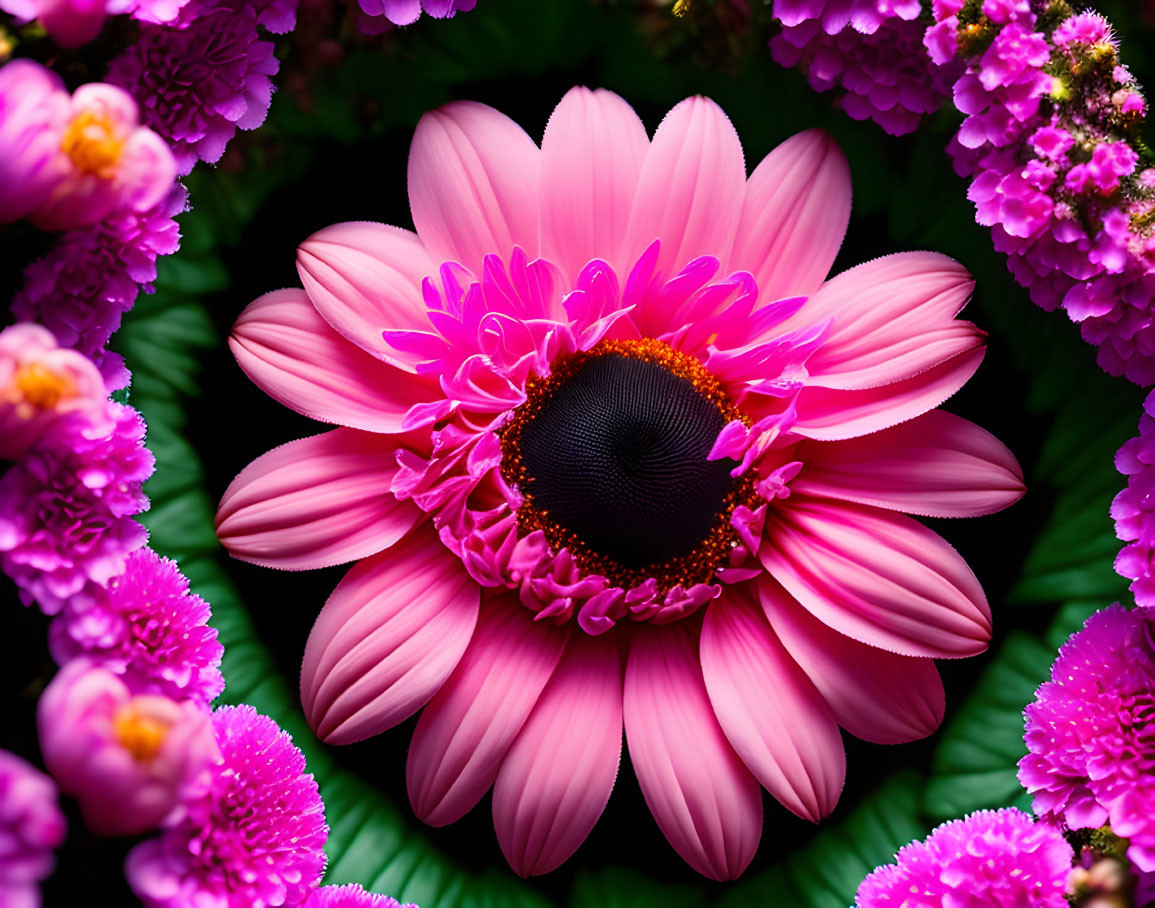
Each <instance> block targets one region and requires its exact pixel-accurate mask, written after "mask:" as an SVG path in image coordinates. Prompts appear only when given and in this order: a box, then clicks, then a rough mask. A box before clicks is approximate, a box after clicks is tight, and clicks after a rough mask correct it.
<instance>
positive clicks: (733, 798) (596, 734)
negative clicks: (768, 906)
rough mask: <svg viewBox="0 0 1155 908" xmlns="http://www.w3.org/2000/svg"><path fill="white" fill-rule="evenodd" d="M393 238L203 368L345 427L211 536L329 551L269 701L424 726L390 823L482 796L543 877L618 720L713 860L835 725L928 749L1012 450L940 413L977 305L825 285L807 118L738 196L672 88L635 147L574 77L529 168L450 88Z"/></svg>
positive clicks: (821, 155)
mask: <svg viewBox="0 0 1155 908" xmlns="http://www.w3.org/2000/svg"><path fill="white" fill-rule="evenodd" d="M409 197H410V202H411V204H412V209H413V220H414V222H415V224H416V227H417V232H416V234H414V233H411V232H409V231H406V230H402V229H399V228H397V227H389V226H385V225H381V224H372V223H350V224H338V225H336V226H333V227H330V228H327V229H325V230H322V231H320V232H319V233H317V234H315V235H313V236H312V237H310V238H309V239H308V240H306V241H305V243H303V244H302V246H301V248H300V252H299V259H298V265H299V271H300V275H301V279H302V281H303V282H304V285H305V289H304V290H298V289H291V290H281V291H277V292H275V293H270V294H267V295H266V296H263V297H261V298H260V299H258V300H257V301H256V302H254V303H253V304H252V305H251V306H249V307H248V309H246V310H245V312H244V313H243V314H242V316H241V318H240V319H239V321H238V322H237V324H236V327H235V328H234V332H233V336H232V339H231V341H230V343H231V346H232V349H233V352H234V353H235V355H236V357H237V360H238V361H239V362H240V364H241V366H242V368H243V369H244V370H245V371H246V372H247V373H248V375H249V376H250V377H251V378H252V379H253V380H254V381H255V382H256V383H257V384H258V385H260V386H261V387H262V388H263V389H265V390H266V391H267V392H268V393H269V394H271V395H272V396H273V397H275V398H276V399H277V400H279V401H281V402H282V403H284V404H286V405H288V406H290V407H292V408H294V409H296V410H297V411H299V412H301V413H304V414H306V415H308V416H311V417H314V418H316V419H320V420H323V421H327V422H332V423H338V424H340V425H341V426H342V427H341V428H337V429H334V430H332V431H330V432H327V433H325V434H322V435H317V436H314V437H312V438H306V439H302V440H300V441H295V442H291V443H290V444H287V445H284V446H282V447H280V448H277V449H276V450H274V451H271V452H269V453H268V454H266V455H264V456H263V457H261V458H259V459H258V460H257V461H256V462H254V463H253V464H252V465H251V466H249V467H248V468H247V469H245V470H244V471H243V472H242V473H241V474H240V476H238V477H237V479H236V480H235V481H234V482H233V483H232V485H231V486H230V487H229V489H228V490H227V491H226V493H225V495H224V499H223V501H222V502H221V507H220V512H219V514H218V518H217V521H218V522H217V530H218V533H219V535H220V538H221V540H222V541H223V542H224V544H225V545H226V546H227V547H228V548H229V550H230V551H231V552H232V553H233V554H234V555H236V556H237V557H239V558H243V559H245V560H247V561H252V562H255V563H257V564H263V565H268V566H271V567H280V568H286V569H306V568H316V567H322V566H325V565H333V564H339V563H341V562H348V561H354V560H356V561H358V563H357V564H356V565H355V566H354V567H353V569H352V570H351V571H350V572H349V573H348V575H347V576H346V577H345V578H344V580H342V581H341V583H340V584H339V586H338V587H337V589H336V590H335V592H334V593H333V595H332V597H331V598H330V599H329V601H328V603H327V604H326V605H325V607H324V609H323V610H322V612H321V615H320V617H319V618H318V620H317V624H316V626H315V627H314V629H313V632H312V635H311V637H310V639H309V643H308V646H307V647H306V650H305V658H304V666H303V669H302V677H301V696H302V700H303V703H304V709H305V713H306V715H307V716H308V718H309V721H310V722H311V724H312V726H313V728H314V729H315V730H316V732H317V733H318V735H319V736H320V737H321V738H322V739H323V740H325V741H328V742H332V743H350V742H354V741H358V740H361V739H364V738H366V737H368V736H370V735H374V734H377V733H378V732H381V731H383V730H385V729H387V728H389V727H390V726H393V725H395V724H397V723H398V722H400V721H402V720H403V719H405V718H406V717H407V716H410V715H412V714H413V713H415V712H416V711H417V710H419V709H421V708H422V707H425V709H424V712H423V713H422V715H421V718H420V720H419V722H418V724H417V729H416V732H415V733H414V738H413V742H412V746H411V748H410V751H409V762H408V771H407V781H408V788H409V796H410V800H411V802H412V804H413V808H414V810H415V811H416V813H417V814H418V816H420V817H421V818H422V819H423V820H425V821H426V822H428V823H431V824H433V825H437V826H440V825H443V824H446V823H450V822H453V821H454V820H456V819H458V818H459V817H461V816H462V815H464V814H465V813H466V812H467V811H468V810H469V809H470V808H472V807H473V806H474V805H475V804H476V803H477V802H478V801H479V800H480V799H481V797H482V796H483V795H484V794H485V792H486V791H487V790H488V789H489V788H490V787H491V786H493V788H494V797H493V813H494V822H495V826H496V830H497V836H498V840H499V842H500V844H501V847H502V850H503V851H504V853H505V855H506V858H507V859H508V860H509V862H510V864H511V865H512V866H513V868H514V869H515V870H516V871H517V872H518V873H521V874H536V873H544V872H546V871H548V870H551V869H552V868H554V867H557V866H558V865H559V864H561V863H562V862H563V861H565V860H566V858H567V857H569V855H570V854H572V853H573V851H574V850H575V849H576V848H577V847H578V845H579V844H580V843H581V842H582V840H583V839H584V838H585V837H586V835H587V834H588V833H589V831H590V829H591V828H592V827H593V825H594V823H595V822H596V820H597V818H598V816H599V815H600V814H601V812H602V810H603V808H604V807H605V804H606V802H607V800H608V798H609V796H610V790H611V789H612V787H613V784H614V778H615V776H616V774H617V770H618V763H619V760H620V756H621V746H622V727H623V724H624V727H625V736H626V741H627V744H628V747H629V753H630V759H631V762H632V764H633V767H634V771H635V772H636V773H637V775H638V780H639V782H640V783H641V788H642V792H643V794H644V795H645V798H646V801H647V803H648V804H649V806H650V809H651V811H652V812H653V814H654V817H655V819H656V820H657V822H658V825H659V826H660V827H661V829H662V831H663V832H664V833H665V835H666V837H667V838H668V839H669V840H670V843H671V844H672V845H673V846H674V848H675V849H676V850H677V851H678V853H679V854H680V855H681V856H682V857H683V858H684V859H685V860H686V861H687V862H688V863H689V864H690V865H691V866H693V867H694V868H695V869H696V870H698V871H699V872H701V873H703V874H705V875H707V876H710V877H713V878H717V879H726V878H732V877H735V876H737V875H738V874H740V873H741V872H742V870H743V869H744V868H745V867H746V865H747V864H748V863H749V861H750V859H751V858H752V856H753V854H754V852H755V850H756V848H757V844H758V840H759V836H760V833H761V826H762V801H761V795H760V790H759V783H761V785H763V786H765V787H766V788H767V789H769V791H770V792H771V793H772V794H773V795H774V797H775V798H777V799H778V800H779V801H780V802H781V803H782V804H783V805H784V806H785V807H787V808H788V809H789V810H791V811H793V812H794V813H796V814H798V815H799V816H802V817H806V818H808V819H811V820H817V819H819V818H821V817H823V816H825V815H826V814H828V813H829V812H830V811H831V810H832V809H833V807H834V805H835V803H836V801H837V800H838V796H839V792H840V791H841V788H842V784H843V777H844V773H845V756H844V751H843V746H842V739H841V737H840V734H839V730H838V727H839V725H842V726H843V727H844V728H846V729H847V730H849V731H850V732H851V733H852V734H855V735H857V736H859V737H862V738H866V739H868V740H871V741H877V742H900V741H909V740H912V739H916V738H920V737H923V736H925V735H927V734H929V733H930V732H931V731H933V730H934V728H935V727H937V725H938V723H939V721H940V719H941V717H942V711H943V689H942V685H941V683H940V681H939V678H938V674H937V671H936V669H935V666H934V662H933V661H932V660H933V659H935V658H952V657H960V656H969V655H973V654H975V653H978V652H981V651H982V650H983V649H985V647H986V645H987V642H988V640H989V637H990V612H989V609H988V607H987V603H986V599H985V597H984V595H983V592H982V589H981V588H980V586H979V584H978V581H977V580H976V579H975V577H974V575H973V574H972V573H971V571H970V569H969V568H968V567H967V566H966V564H965V563H964V562H963V560H962V559H961V558H960V557H959V555H958V554H957V553H956V552H955V551H954V549H952V548H951V547H950V546H949V545H948V544H947V543H946V542H945V541H943V540H942V539H941V538H939V537H938V536H937V535H935V534H934V533H932V532H930V531H929V530H927V529H925V528H924V527H923V526H922V525H921V524H919V523H918V522H916V521H914V520H912V519H911V518H910V517H907V516H905V515H904V514H903V513H901V512H908V513H914V514H930V515H956V516H969V515H975V514H983V513H988V512H991V511H995V510H998V509H999V508H1002V507H1005V506H1006V505H1008V504H1010V503H1011V502H1013V501H1014V500H1016V499H1017V498H1018V497H1019V496H1020V495H1021V494H1022V492H1023V484H1022V478H1021V473H1020V471H1019V468H1018V465H1017V464H1016V462H1015V460H1014V458H1013V457H1012V456H1011V454H1010V453H1009V452H1008V451H1007V449H1006V448H1005V447H1004V446H1003V445H1002V444H1000V443H999V442H998V441H996V440H995V439H994V438H993V437H991V436H990V435H989V434H987V433H986V432H984V431H983V430H982V429H980V428H978V427H976V426H974V425H972V424H971V423H969V422H967V421H966V420H963V419H959V418H957V417H955V416H951V415H949V414H947V413H943V412H939V411H936V410H934V408H935V407H937V406H938V405H939V404H940V403H942V402H943V401H944V400H945V399H946V398H948V397H949V396H950V395H952V394H953V393H954V392H955V391H957V390H958V389H959V388H960V387H961V386H962V385H963V384H964V383H965V382H966V381H967V379H968V378H970V376H971V375H972V374H973V373H974V371H975V369H976V368H977V367H978V364H979V361H980V360H981V359H982V355H983V337H984V335H983V333H982V332H981V331H980V330H979V329H978V328H976V327H975V326H974V325H972V324H971V323H969V322H965V321H960V320H956V319H955V315H956V314H957V313H958V311H959V310H960V309H961V308H962V306H963V305H964V303H965V302H966V300H967V298H968V296H969V295H970V292H971V287H972V282H971V279H970V277H969V275H968V274H967V273H966V271H965V270H964V269H963V268H962V267H961V266H960V265H958V264H957V263H956V262H953V261H951V260H950V259H947V258H945V257H943V256H941V255H935V254H932V253H925V252H919V253H908V254H904V255H895V256H889V257H887V258H883V259H879V260H877V261H874V262H871V263H869V264H866V265H862V266H859V267H857V268H854V269H851V270H850V271H848V272H846V273H845V274H843V275H840V276H838V277H836V278H834V279H833V280H831V281H828V282H825V283H824V281H825V278H826V274H827V271H828V269H829V267H830V265H831V263H832V262H833V261H834V257H835V254H836V253H837V251H838V247H839V245H840V244H841V242H842V237H843V234H844V233H845V230H846V225H847V221H848V219H849V214H850V179H849V172H848V168H847V165H846V161H845V159H844V157H843V156H842V154H841V153H840V151H839V150H838V148H837V147H836V146H835V145H834V143H833V141H832V140H831V139H830V138H829V137H828V136H827V135H826V134H824V133H821V132H818V131H811V132H806V133H803V134H801V135H798V136H795V137H794V138H792V139H790V140H789V141H787V142H786V143H784V144H783V145H782V146H780V147H779V148H778V149H776V150H775V151H774V152H773V153H772V154H770V155H769V156H768V157H767V158H766V159H765V160H764V161H763V162H762V163H761V164H760V165H759V166H758V168H757V169H756V170H755V171H754V173H753V174H752V175H751V176H750V178H749V179H748V180H747V178H746V171H745V166H744V163H743V157H742V148H741V145H740V144H739V141H738V136H737V134H736V133H735V131H734V129H733V127H732V126H731V124H730V122H729V120H727V118H726V116H725V114H723V113H722V111H721V110H720V109H719V108H718V106H717V105H715V104H714V103H713V102H711V101H709V100H707V99H705V98H690V99H688V100H686V101H684V102H682V103H681V104H679V105H678V106H677V107H675V108H674V109H673V110H672V111H671V112H670V114H669V115H668V116H667V117H666V119H665V120H664V121H663V123H662V125H661V126H660V127H659V129H658V131H657V133H656V134H655V135H654V138H653V140H652V141H651V140H650V139H648V138H647V136H646V131H645V129H644V127H643V126H642V123H641V121H640V120H639V119H638V117H637V116H636V115H635V114H634V112H633V110H631V109H630V107H629V106H628V105H627V104H626V103H625V102H624V101H623V100H622V99H621V98H619V97H617V96H616V95H614V94H611V93H609V92H604V91H598V92H591V91H588V90H586V89H581V88H578V89H574V90H573V91H571V92H570V93H569V94H567V95H566V97H565V98H564V99H563V100H562V102H561V104H560V105H559V106H558V108H557V110H556V111H555V112H554V114H553V117H552V119H551V120H550V123H549V126H548V128H547V129H546V133H545V138H544V140H543V142H542V146H541V148H540V149H539V148H538V147H537V145H535V144H534V142H533V140H532V139H530V138H529V136H527V135H526V134H525V132H523V131H522V130H521V129H520V128H519V127H518V126H517V124H515V123H514V122H513V121H511V120H510V119H509V118H507V117H505V116H503V115H502V114H500V113H498V112H497V111H495V110H493V109H491V108H489V107H486V106H484V105H481V104H474V103H464V102H462V103H454V104H450V105H448V106H447V107H444V108H442V109H440V110H437V111H434V112H432V113H430V114H427V115H426V116H425V117H424V118H423V119H422V121H421V122H420V123H419V124H418V127H417V132H416V135H415V137H414V140H413V146H412V151H411V153H410V158H409Z"/></svg>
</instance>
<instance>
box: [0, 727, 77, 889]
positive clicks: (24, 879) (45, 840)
mask: <svg viewBox="0 0 1155 908" xmlns="http://www.w3.org/2000/svg"><path fill="white" fill-rule="evenodd" d="M66 830H67V826H66V824H65V822H64V814H63V813H61V812H60V806H59V803H58V798H57V793H56V785H55V784H53V782H52V780H51V779H50V778H48V776H46V775H44V773H42V772H40V771H39V770H37V769H35V768H33V767H32V766H30V765H29V764H28V763H26V762H24V761H23V760H21V759H20V758H19V757H17V756H16V755H15V754H11V753H9V752H8V751H6V750H0V905H4V906H12V908H39V906H40V889H39V887H38V886H37V884H38V883H39V882H40V881H41V880H43V879H44V878H45V877H47V876H48V875H49V874H51V873H52V869H53V867H54V866H55V865H56V858H55V856H54V855H53V854H52V852H53V850H55V849H56V848H59V847H60V844H61V843H62V842H63V841H64V833H65V831H66Z"/></svg>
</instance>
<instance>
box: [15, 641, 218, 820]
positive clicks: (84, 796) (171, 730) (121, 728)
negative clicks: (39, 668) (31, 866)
mask: <svg viewBox="0 0 1155 908" xmlns="http://www.w3.org/2000/svg"><path fill="white" fill-rule="evenodd" d="M36 724H37V727H38V730H39V733H40V750H41V752H42V753H43V754H44V763H45V765H46V766H47V767H48V770H49V772H51V773H52V775H53V776H54V777H55V778H56V781H57V782H58V783H59V784H60V787H61V789H62V790H63V791H65V792H66V793H68V794H70V795H72V796H73V797H75V798H76V799H77V800H78V801H79V802H80V810H81V813H83V815H84V822H85V823H86V824H87V825H88V828H89V829H91V830H92V831H93V832H95V833H97V834H98V835H134V834H137V833H141V832H147V831H148V830H150V829H153V828H155V827H156V826H157V824H158V823H160V822H161V821H162V820H163V819H164V818H165V817H166V816H168V815H169V814H170V813H172V811H173V810H174V809H175V808H176V807H177V806H178V805H179V804H180V803H181V802H182V801H185V800H188V799H189V798H191V797H196V796H197V795H198V794H199V793H201V792H203V791H204V790H205V788H206V786H207V785H208V784H209V781H210V778H211V768H212V767H213V765H214V764H215V763H216V761H217V759H218V753H217V745H216V742H215V740H214V738H213V730H212V723H211V721H210V717H209V712H208V710H207V709H206V708H205V706H204V704H202V703H196V702H193V701H188V700H186V701H185V702H183V703H177V702H176V701H174V700H170V699H169V698H168V697H160V696H157V695H156V694H136V693H135V692H133V691H131V690H129V688H128V687H127V686H125V684H124V682H123V681H122V680H121V679H120V678H118V677H117V676H116V675H114V674H112V673H111V672H109V671H107V670H106V669H103V668H100V667H97V666H93V665H92V664H91V663H90V662H88V661H87V660H85V659H77V660H76V661H74V662H70V663H69V664H68V665H66V666H65V667H64V668H63V669H61V671H60V672H59V673H58V674H57V675H56V677H55V678H53V679H52V683H51V684H49V685H48V688H47V689H46V690H45V691H44V693H43V695H42V696H41V697H40V703H39V704H38V706H37V712H36Z"/></svg>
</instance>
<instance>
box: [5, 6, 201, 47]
mask: <svg viewBox="0 0 1155 908" xmlns="http://www.w3.org/2000/svg"><path fill="white" fill-rule="evenodd" d="M187 2H188V0H95V2H94V0H0V10H3V11H4V12H6V13H11V14H12V15H13V16H15V17H16V19H17V21H21V22H30V21H31V20H33V19H38V20H39V21H40V24H41V25H42V26H43V27H44V30H45V31H46V32H48V37H50V38H51V39H52V40H53V41H55V42H56V43H57V44H59V45H60V46H61V47H69V48H71V47H80V46H81V45H82V44H87V43H88V42H89V41H91V40H92V39H93V38H95V37H96V36H97V35H99V34H100V31H101V29H102V28H104V20H105V19H106V18H107V17H108V16H120V15H125V14H127V15H130V16H132V18H134V19H137V20H138V21H140V22H171V21H172V20H173V19H175V18H176V16H177V14H178V13H180V11H181V7H183V6H184V5H185V4H186V3H187Z"/></svg>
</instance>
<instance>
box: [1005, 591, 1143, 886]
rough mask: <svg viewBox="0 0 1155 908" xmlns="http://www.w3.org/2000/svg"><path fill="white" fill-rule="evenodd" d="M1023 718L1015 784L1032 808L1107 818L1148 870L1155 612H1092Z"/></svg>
mask: <svg viewBox="0 0 1155 908" xmlns="http://www.w3.org/2000/svg"><path fill="white" fill-rule="evenodd" d="M1024 715H1025V716H1026V742H1027V750H1028V751H1029V752H1028V753H1027V755H1026V756H1025V757H1023V759H1022V760H1020V761H1019V781H1020V782H1022V783H1023V786H1024V787H1025V788H1026V789H1027V791H1029V792H1030V793H1031V794H1032V795H1034V799H1035V800H1034V807H1035V812H1036V813H1037V814H1039V815H1040V816H1041V817H1044V818H1045V819H1048V820H1050V821H1052V822H1054V823H1060V822H1061V823H1063V824H1065V825H1066V826H1067V827H1068V828H1071V829H1084V828H1088V827H1097V826H1102V825H1103V824H1104V823H1108V822H1109V823H1110V825H1111V829H1112V831H1113V832H1114V833H1115V834H1116V835H1119V836H1122V837H1123V838H1127V839H1130V840H1131V845H1130V848H1129V850H1128V852H1127V855H1128V857H1129V858H1130V859H1131V860H1132V861H1133V862H1134V863H1135V864H1136V866H1138V867H1139V869H1140V870H1144V871H1151V870H1155V615H1153V614H1152V613H1151V612H1150V611H1148V610H1146V609H1137V610H1135V611H1127V610H1126V609H1124V608H1122V607H1120V606H1112V607H1111V608H1108V609H1104V610H1103V611H1100V612H1096V613H1095V614H1094V615H1092V616H1091V617H1090V618H1089V619H1087V623H1086V626H1085V627H1084V628H1083V629H1082V630H1081V631H1079V632H1078V633H1076V634H1075V635H1073V636H1072V637H1071V639H1070V640H1068V641H1067V642H1066V643H1064V644H1063V646H1062V648H1061V649H1060V650H1059V657H1058V658H1057V659H1056V660H1055V664H1054V665H1053V666H1052V668H1051V680H1050V681H1048V682H1046V683H1045V684H1043V685H1041V686H1040V687H1039V689H1038V691H1037V692H1036V699H1035V702H1033V703H1031V704H1030V705H1029V706H1028V707H1027V708H1026V711H1025V713H1024Z"/></svg>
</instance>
